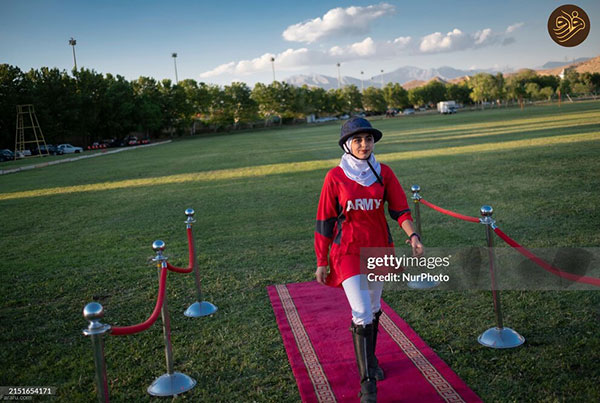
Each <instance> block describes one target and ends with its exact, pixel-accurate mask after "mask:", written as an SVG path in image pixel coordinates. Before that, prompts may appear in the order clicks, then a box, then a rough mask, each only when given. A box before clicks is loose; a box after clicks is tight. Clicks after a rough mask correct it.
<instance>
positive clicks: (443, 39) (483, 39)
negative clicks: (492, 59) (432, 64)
mask: <svg viewBox="0 0 600 403" xmlns="http://www.w3.org/2000/svg"><path fill="white" fill-rule="evenodd" d="M522 25H523V23H517V24H514V25H511V26H509V27H508V28H506V31H505V32H504V33H495V32H493V31H492V30H491V28H485V29H482V30H480V31H477V32H475V33H473V34H469V33H464V32H462V31H461V30H460V29H458V28H454V29H453V30H452V31H450V32H448V33H447V34H446V35H443V34H442V33H441V32H434V33H433V34H429V35H426V36H424V37H423V38H421V42H420V43H419V48H418V52H419V53H442V52H457V51H460V50H465V49H477V48H482V47H484V46H491V45H496V44H502V45H509V44H511V43H513V42H515V39H514V38H512V37H509V36H507V34H508V33H511V32H513V31H515V30H516V29H518V28H519V27H521V26H522Z"/></svg>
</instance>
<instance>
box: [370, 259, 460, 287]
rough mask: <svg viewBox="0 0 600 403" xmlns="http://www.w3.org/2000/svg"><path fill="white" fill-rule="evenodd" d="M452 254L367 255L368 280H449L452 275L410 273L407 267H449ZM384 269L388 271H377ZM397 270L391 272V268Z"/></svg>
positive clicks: (430, 268)
mask: <svg viewBox="0 0 600 403" xmlns="http://www.w3.org/2000/svg"><path fill="white" fill-rule="evenodd" d="M451 257H452V256H451V255H448V256H444V257H440V256H428V257H425V256H420V257H416V256H406V255H402V256H395V255H393V254H386V255H383V256H367V257H366V264H367V270H370V271H371V272H367V280H368V281H404V282H410V281H435V282H448V281H450V276H449V275H448V274H442V273H437V274H432V273H429V272H421V273H414V272H413V273H410V272H409V271H408V270H406V269H410V268H412V269H415V268H416V269H428V270H433V269H439V268H447V267H449V266H450V258H451ZM378 269H379V270H381V269H383V270H385V271H386V273H385V274H384V273H380V272H379V273H378V272H377V271H378ZM390 269H391V270H395V271H396V272H391V271H389V270H390Z"/></svg>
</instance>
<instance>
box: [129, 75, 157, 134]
mask: <svg viewBox="0 0 600 403" xmlns="http://www.w3.org/2000/svg"><path fill="white" fill-rule="evenodd" d="M131 86H132V88H133V93H134V95H135V113H134V119H135V121H136V122H137V126H138V130H141V131H144V132H145V133H146V135H147V136H148V135H150V133H155V132H157V131H158V130H160V129H161V128H162V127H163V116H162V109H161V103H162V102H161V98H162V96H161V92H160V91H159V89H158V83H157V82H156V80H155V79H153V78H150V77H139V78H138V79H137V80H135V81H133V82H132V83H131Z"/></svg>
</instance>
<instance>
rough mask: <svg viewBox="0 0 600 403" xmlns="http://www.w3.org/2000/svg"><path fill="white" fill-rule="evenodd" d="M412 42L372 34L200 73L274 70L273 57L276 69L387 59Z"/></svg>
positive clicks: (201, 75) (208, 74) (204, 74)
mask: <svg viewBox="0 0 600 403" xmlns="http://www.w3.org/2000/svg"><path fill="white" fill-rule="evenodd" d="M410 43H411V38H410V37H399V38H396V39H394V40H391V41H381V42H375V41H374V40H373V39H371V38H370V37H367V38H365V39H364V40H362V41H361V42H356V43H353V44H351V45H348V46H333V47H332V48H330V49H328V50H311V49H307V48H300V49H287V50H286V51H284V52H281V53H280V54H278V55H274V54H271V53H265V54H264V55H262V56H260V57H257V58H255V59H252V60H241V61H239V62H237V63H236V62H230V63H226V64H222V65H220V66H217V67H216V68H214V69H212V70H210V71H207V72H204V73H202V74H200V77H201V78H210V77H215V76H219V75H222V74H236V75H248V74H252V73H256V72H265V71H268V70H270V69H271V57H274V58H275V68H276V69H277V70H293V69H297V68H299V67H310V66H319V65H326V64H335V63H341V62H348V61H351V60H359V59H369V58H375V59H385V58H390V57H394V56H397V55H399V54H401V53H402V52H403V51H404V50H405V49H406V48H407V47H408V45H409V44H410Z"/></svg>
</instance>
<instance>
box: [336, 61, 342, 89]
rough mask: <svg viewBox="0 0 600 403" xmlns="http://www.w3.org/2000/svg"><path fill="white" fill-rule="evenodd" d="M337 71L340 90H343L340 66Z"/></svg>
mask: <svg viewBox="0 0 600 403" xmlns="http://www.w3.org/2000/svg"><path fill="white" fill-rule="evenodd" d="M337 70H338V90H339V89H340V88H342V76H340V64H339V63H338V64H337Z"/></svg>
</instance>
